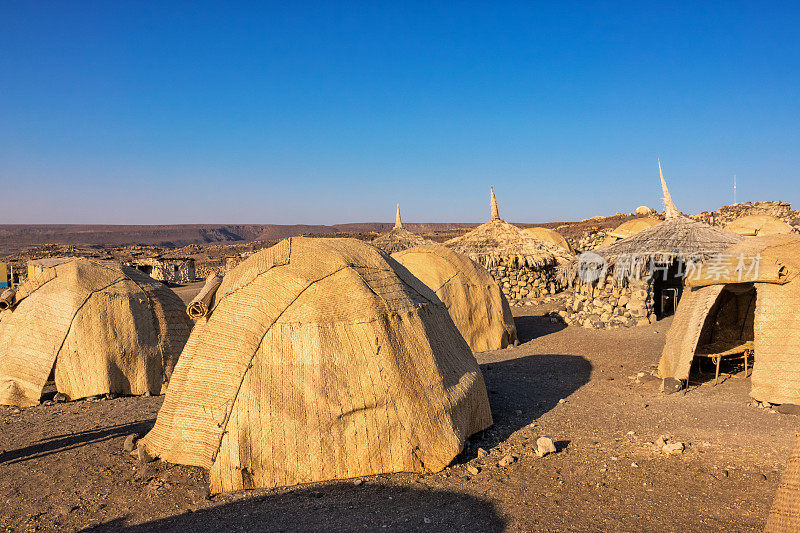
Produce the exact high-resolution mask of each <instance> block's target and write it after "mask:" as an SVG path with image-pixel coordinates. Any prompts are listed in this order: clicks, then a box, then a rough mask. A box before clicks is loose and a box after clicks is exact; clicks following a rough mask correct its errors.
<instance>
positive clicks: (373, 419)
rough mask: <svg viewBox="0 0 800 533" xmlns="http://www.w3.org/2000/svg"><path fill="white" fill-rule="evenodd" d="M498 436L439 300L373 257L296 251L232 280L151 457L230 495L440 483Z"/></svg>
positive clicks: (326, 244)
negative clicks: (356, 484)
mask: <svg viewBox="0 0 800 533" xmlns="http://www.w3.org/2000/svg"><path fill="white" fill-rule="evenodd" d="M491 424H492V416H491V412H490V409H489V402H488V397H487V394H486V387H485V385H484V381H483V376H482V374H481V371H480V369H479V368H478V364H477V362H476V360H475V357H474V356H473V355H472V353H471V352H470V350H469V346H467V343H466V342H465V341H464V339H463V338H462V337H461V334H460V333H459V332H458V329H456V327H455V325H454V324H453V321H452V319H451V318H450V316H449V315H448V313H447V309H446V308H445V307H444V305H443V304H442V303H441V301H440V300H439V298H438V297H436V295H435V294H433V292H432V291H431V290H430V289H428V288H427V287H426V286H425V285H424V284H422V283H421V282H420V281H419V280H417V279H416V278H415V277H413V276H412V275H411V274H410V273H409V272H408V271H407V270H406V269H405V268H403V267H402V266H400V265H399V263H397V262H396V261H395V260H393V259H391V258H390V257H388V256H387V255H385V254H384V253H382V252H381V251H379V250H377V249H376V248H374V247H372V246H370V245H369V244H367V243H363V242H361V241H358V240H355V239H310V238H302V237H297V238H292V239H287V240H284V241H281V242H280V243H278V244H277V245H275V246H273V247H272V248H268V249H265V250H262V251H260V252H258V253H255V254H253V255H252V256H250V257H249V258H248V259H246V260H245V261H243V262H242V263H241V264H239V265H238V266H237V267H236V268H234V269H233V270H232V271H230V272H229V273H228V274H226V275H225V277H224V279H223V282H222V284H221V285H220V287H219V289H218V290H217V291H216V293H215V296H214V298H213V300H212V302H211V306H210V310H209V312H208V314H207V315H206V316H204V317H201V318H200V319H199V320H198V321H197V322H196V324H195V327H194V329H193V330H192V334H191V336H190V338H189V341H188V342H187V344H186V348H185V349H184V351H183V353H182V354H181V357H180V360H179V361H178V364H177V366H176V367H175V373H174V375H173V378H172V382H171V383H170V387H169V390H168V392H167V395H166V398H165V400H164V405H163V407H162V408H161V410H160V411H159V413H158V418H157V420H156V423H155V426H154V427H153V429H152V430H151V431H150V432H149V433H148V434H147V435H146V436H145V437H144V438H143V439H142V441H141V443H140V445H141V446H144V447H145V449H146V450H147V451H148V452H149V453H150V454H151V455H152V456H157V457H161V458H162V459H164V460H166V461H170V462H173V463H181V464H188V465H195V466H200V467H204V468H208V469H210V484H211V491H212V492H213V493H219V492H224V491H231V490H238V489H245V488H254V487H280V486H286V485H295V484H298V483H308V482H314V481H323V480H331V479H344V478H353V477H358V476H364V475H372V474H379V473H386V472H398V471H408V472H433V471H438V470H440V469H442V468H444V467H445V466H447V465H448V464H449V463H450V462H451V461H452V460H453V458H454V457H455V456H456V455H458V453H459V452H460V451H461V450H462V448H463V446H464V442H465V440H466V438H467V437H468V436H469V435H471V434H473V433H475V432H477V431H481V430H483V429H485V428H487V427H488V426H490V425H491Z"/></svg>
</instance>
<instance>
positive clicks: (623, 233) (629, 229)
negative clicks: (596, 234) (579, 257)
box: [600, 217, 661, 246]
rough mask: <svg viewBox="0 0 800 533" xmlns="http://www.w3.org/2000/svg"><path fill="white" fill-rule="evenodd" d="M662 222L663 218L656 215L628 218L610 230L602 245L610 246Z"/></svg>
mask: <svg viewBox="0 0 800 533" xmlns="http://www.w3.org/2000/svg"><path fill="white" fill-rule="evenodd" d="M660 223H661V220H660V219H658V218H655V217H642V218H634V219H633V220H628V221H627V222H623V223H622V224H620V225H619V226H617V227H616V228H614V229H613V230H611V231H609V232H608V234H606V238H605V239H603V242H602V243H601V244H600V246H608V245H609V244H613V243H615V242H617V241H620V240H622V239H627V238H628V237H633V236H634V235H636V234H637V233H639V232H640V231H644V230H646V229H648V228H652V227H653V226H655V225H657V224H660Z"/></svg>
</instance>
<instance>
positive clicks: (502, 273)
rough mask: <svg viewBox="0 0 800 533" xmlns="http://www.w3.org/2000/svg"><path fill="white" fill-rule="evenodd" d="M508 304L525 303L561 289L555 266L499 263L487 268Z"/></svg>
mask: <svg viewBox="0 0 800 533" xmlns="http://www.w3.org/2000/svg"><path fill="white" fill-rule="evenodd" d="M488 270H489V274H491V275H492V278H494V279H495V281H497V283H498V285H500V289H501V290H502V291H503V294H505V296H506V299H507V300H508V303H509V304H510V305H525V304H526V302H528V301H536V300H539V299H542V298H544V297H546V296H548V295H553V294H556V293H557V292H558V291H560V290H561V289H562V287H561V285H560V283H559V282H558V280H557V278H556V270H555V268H546V269H537V268H530V267H527V266H523V267H519V266H513V267H512V266H508V265H507V264H505V263H501V264H499V265H496V266H492V267H489V268H488Z"/></svg>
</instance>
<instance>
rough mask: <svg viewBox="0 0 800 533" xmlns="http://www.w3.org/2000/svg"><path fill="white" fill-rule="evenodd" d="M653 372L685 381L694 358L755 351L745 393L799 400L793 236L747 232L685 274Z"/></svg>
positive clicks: (799, 294)
mask: <svg viewBox="0 0 800 533" xmlns="http://www.w3.org/2000/svg"><path fill="white" fill-rule="evenodd" d="M686 285H687V289H686V291H685V294H684V298H683V299H682V300H681V303H680V305H679V306H678V311H677V313H676V315H675V318H674V320H673V322H672V326H671V327H670V329H669V331H668V332H667V341H666V344H665V346H664V351H663V353H662V355H661V361H660V363H659V375H660V377H662V378H667V377H672V378H675V379H679V380H687V379H688V378H689V372H690V368H691V365H692V362H693V361H694V360H695V358H696V357H698V356H705V357H707V358H708V357H712V358H714V360H715V361H721V359H722V358H724V357H733V356H736V357H745V356H747V355H749V354H752V355H753V357H754V364H753V374H752V376H751V381H750V383H751V391H750V396H752V397H753V398H755V399H756V400H759V401H762V402H771V403H777V404H780V403H792V404H800V237H798V236H797V235H794V234H792V235H773V236H770V237H754V238H751V239H746V240H745V241H743V242H741V243H739V244H738V245H736V246H733V247H731V248H729V249H727V250H725V252H724V253H723V255H722V256H720V260H719V261H715V262H714V263H713V268H710V267H707V268H706V269H705V270H699V271H695V272H693V273H692V275H691V276H690V277H689V278H688V279H687V282H686Z"/></svg>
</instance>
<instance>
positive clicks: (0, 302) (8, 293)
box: [0, 289, 17, 311]
mask: <svg viewBox="0 0 800 533" xmlns="http://www.w3.org/2000/svg"><path fill="white" fill-rule="evenodd" d="M16 296H17V291H15V290H14V289H6V290H4V291H3V294H0V311H5V310H6V309H10V308H11V307H12V306H13V305H14V300H15V299H16Z"/></svg>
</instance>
